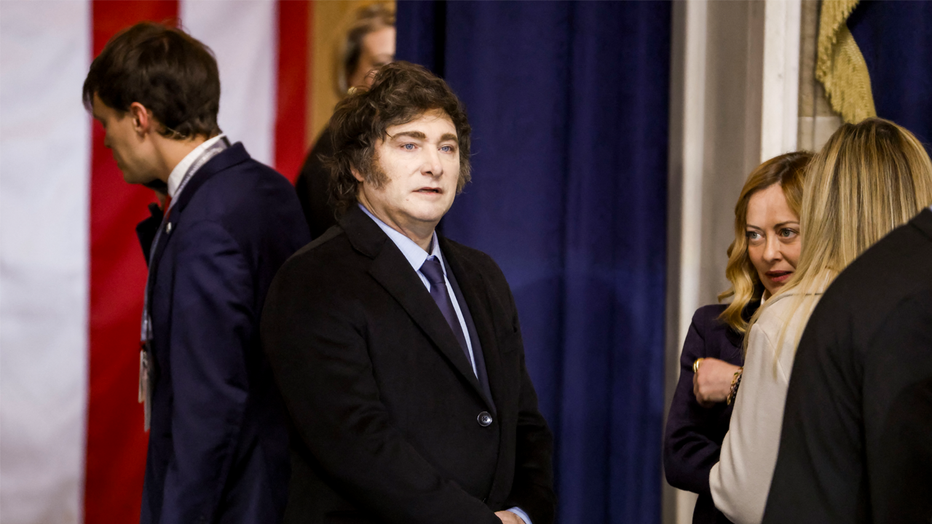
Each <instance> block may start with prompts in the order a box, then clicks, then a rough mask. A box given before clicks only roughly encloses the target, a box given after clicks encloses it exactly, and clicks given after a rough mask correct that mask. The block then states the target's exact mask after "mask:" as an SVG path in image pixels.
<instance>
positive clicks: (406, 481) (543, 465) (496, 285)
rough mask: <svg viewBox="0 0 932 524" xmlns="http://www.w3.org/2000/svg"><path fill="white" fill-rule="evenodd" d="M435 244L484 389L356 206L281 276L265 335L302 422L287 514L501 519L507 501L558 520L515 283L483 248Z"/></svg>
mask: <svg viewBox="0 0 932 524" xmlns="http://www.w3.org/2000/svg"><path fill="white" fill-rule="evenodd" d="M439 241H440V248H441V250H442V251H443V256H444V260H445V261H446V262H447V269H448V271H450V272H452V275H454V276H455V279H456V282H457V283H458V284H459V286H458V287H459V290H460V292H461V294H462V297H463V302H465V304H466V306H467V308H468V310H469V312H470V314H471V318H472V320H473V323H474V327H475V332H474V333H475V334H474V336H476V337H477V338H478V340H480V341H481V348H482V350H481V354H482V355H483V356H484V361H485V368H486V371H487V376H488V385H489V391H490V392H491V396H492V398H491V399H489V398H488V396H487V394H486V391H485V388H484V387H483V385H482V381H481V380H479V379H477V378H476V375H475V374H474V373H473V370H472V368H471V366H470V364H469V361H468V360H467V358H466V355H465V353H464V352H463V349H462V347H461V346H460V344H459V342H457V340H456V338H455V336H454V334H453V330H451V329H450V325H449V324H447V322H446V320H445V319H444V317H443V315H442V314H441V312H440V309H439V308H438V307H437V304H436V303H435V302H434V300H433V299H432V298H431V296H430V294H429V293H428V291H427V289H426V288H425V286H424V284H423V283H422V282H421V280H420V279H419V278H418V276H417V273H416V272H415V271H414V269H412V267H411V264H410V263H408V261H407V259H405V257H404V255H402V253H401V251H400V250H399V249H398V247H397V246H396V245H395V244H394V242H392V241H391V240H390V239H389V238H388V236H387V235H386V234H385V233H384V232H383V231H382V230H381V229H380V228H379V226H378V225H376V223H375V222H374V221H373V220H372V219H371V218H369V217H368V216H366V215H365V213H364V212H363V211H362V210H361V209H359V207H358V206H351V207H350V209H349V211H347V213H346V215H345V216H344V217H343V218H342V219H341V220H340V223H339V226H338V227H333V228H331V229H330V230H328V231H327V233H325V234H324V235H323V236H322V237H321V238H319V239H317V240H315V241H314V242H313V243H311V244H310V245H309V246H308V247H306V248H304V249H302V250H301V251H299V252H298V253H296V254H295V255H294V256H293V257H292V258H291V259H290V260H289V261H288V262H287V263H286V264H285V265H284V266H283V267H282V270H281V271H280V272H279V274H278V276H277V277H276V278H275V282H274V283H273V285H272V288H271V290H270V291H269V298H268V304H267V307H266V310H265V312H264V313H263V320H262V336H263V341H264V342H265V345H266V348H267V350H268V353H269V358H270V360H271V362H272V366H273V369H274V370H275V375H276V379H277V380H278V382H279V384H280V386H281V389H282V392H283V394H284V396H285V400H286V403H287V406H288V409H289V412H290V413H291V416H292V420H293V423H294V426H295V431H296V433H295V436H296V438H294V439H292V449H293V452H294V462H293V463H292V464H293V468H294V475H293V477H292V484H291V487H290V490H291V494H290V498H289V503H288V509H287V511H286V516H285V521H286V522H288V523H292V522H293V523H312V524H325V523H331V524H337V523H354V524H364V523H368V524H371V523H399V524H401V523H403V524H418V523H424V524H427V523H430V524H433V523H436V522H445V523H463V524H467V523H468V524H478V523H485V524H495V523H498V524H500V521H499V519H498V518H497V517H495V516H494V515H493V511H498V510H504V509H508V508H510V507H513V506H518V507H520V508H521V509H523V510H524V511H526V512H527V513H528V515H529V516H530V518H531V519H532V520H533V522H534V524H551V523H552V522H553V518H554V501H555V497H554V493H553V476H552V467H551V453H552V436H551V433H550V430H549V429H548V427H547V424H546V422H545V421H544V418H543V417H542V416H541V414H540V412H539V411H538V408H537V395H536V393H535V391H534V386H533V385H532V384H531V380H530V377H529V376H528V373H527V369H526V367H525V364H524V346H523V343H522V340H521V331H520V327H519V324H518V312H517V309H516V307H515V303H514V299H513V297H512V295H511V291H510V289H509V287H508V283H507V282H506V281H505V276H504V275H503V274H502V272H501V270H500V269H499V268H498V266H497V265H496V264H495V262H493V261H492V259H491V258H489V256H488V255H485V254H483V253H481V252H479V251H476V250H474V249H470V248H467V247H465V246H462V245H460V244H457V243H455V242H451V241H449V240H447V239H445V238H443V237H439ZM470 331H471V334H472V330H470Z"/></svg>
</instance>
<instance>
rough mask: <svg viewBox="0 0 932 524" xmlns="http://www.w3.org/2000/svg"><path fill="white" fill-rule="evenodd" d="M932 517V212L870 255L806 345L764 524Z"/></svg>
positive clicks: (814, 320) (813, 320)
mask: <svg viewBox="0 0 932 524" xmlns="http://www.w3.org/2000/svg"><path fill="white" fill-rule="evenodd" d="M930 521H932V211H930V210H929V209H926V210H924V211H922V212H921V213H919V215H917V216H916V217H915V218H913V219H912V220H911V221H910V222H909V223H908V224H905V225H903V226H900V227H898V228H897V229H895V230H893V231H892V232H891V233H890V234H889V235H887V236H886V237H884V238H883V239H882V240H880V241H879V242H877V243H876V244H875V245H874V246H873V247H871V248H870V249H868V250H867V251H865V252H864V253H863V254H862V255H861V256H860V257H858V258H857V260H855V261H854V262H852V263H851V265H849V266H848V268H847V269H845V270H844V271H843V272H842V273H841V274H840V275H839V276H838V278H836V279H835V281H834V282H833V283H832V285H831V286H830V287H829V288H828V290H826V292H825V295H824V296H823V297H822V300H820V301H819V305H818V306H816V308H815V311H813V313H812V316H811V317H810V318H809V322H808V323H807V324H806V330H805V331H804V332H803V335H802V338H801V339H800V341H799V349H797V351H796V359H795V361H794V362H793V373H792V375H791V378H790V386H789V389H788V391H787V394H786V409H785V411H784V413H783V430H782V433H781V435H780V452H779V455H778V456H777V465H776V469H775V470H774V474H773V481H772V483H771V485H770V495H769V497H768V499H767V508H766V510H765V512H764V523H765V524H767V523H783V522H813V523H816V522H818V523H869V522H872V523H890V524H894V523H895V524H900V523H917V524H918V523H922V524H928V523H929V522H930Z"/></svg>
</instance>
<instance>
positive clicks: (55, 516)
mask: <svg viewBox="0 0 932 524" xmlns="http://www.w3.org/2000/svg"><path fill="white" fill-rule="evenodd" d="M90 25H91V20H90V3H89V2H87V1H55V2H26V1H23V2H19V1H13V2H10V1H4V2H3V16H2V17H0V114H2V117H0V268H2V271H0V463H2V465H3V468H2V470H0V507H2V508H3V509H2V518H0V520H2V521H3V522H4V524H21V523H38V522H55V523H77V522H81V520H82V507H83V481H84V454H85V451H84V450H85V446H84V443H85V424H86V422H85V421H86V406H87V338H88V335H87V308H88V249H89V246H88V235H89V233H88V229H89V225H88V182H89V177H90V174H89V172H90V131H91V128H90V120H89V117H88V115H87V113H86V112H85V110H84V107H83V106H82V104H81V85H82V83H83V81H84V77H85V75H86V74H87V68H88V66H89V65H90V49H91V40H90V38H91V31H90V29H91V27H90Z"/></svg>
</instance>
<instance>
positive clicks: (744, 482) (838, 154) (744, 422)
mask: <svg viewBox="0 0 932 524" xmlns="http://www.w3.org/2000/svg"><path fill="white" fill-rule="evenodd" d="M929 201H932V164H930V161H929V157H928V155H927V154H926V152H925V150H924V149H923V147H922V144H920V143H919V141H918V140H916V138H915V137H914V136H913V135H912V134H911V133H910V132H909V131H907V130H905V129H903V128H901V127H899V126H897V125H896V124H894V123H892V122H888V121H886V120H881V119H869V120H865V121H863V122H860V123H858V124H845V125H844V126H842V127H841V128H840V129H838V131H836V132H835V134H834V135H832V137H831V138H830V139H829V141H828V143H826V144H825V147H823V148H822V151H820V152H819V154H818V155H816V156H815V158H813V160H812V162H811V163H810V165H809V171H808V175H807V179H806V184H805V189H804V191H803V206H802V216H801V219H802V220H801V226H802V230H803V242H802V252H801V253H800V257H799V263H798V264H797V266H796V274H795V275H794V276H793V278H791V279H790V281H789V282H787V284H786V285H785V286H784V287H783V289H781V290H780V291H779V292H778V293H777V294H776V295H775V296H774V297H773V298H772V299H771V300H769V301H767V303H766V304H765V305H764V306H763V307H761V308H760V309H759V310H758V311H757V313H756V314H755V315H754V317H753V318H752V320H751V327H750V330H749V331H748V334H747V337H746V347H747V351H746V356H745V365H744V373H743V377H742V382H741V387H740V390H739V391H738V394H737V398H736V400H735V409H734V413H733V414H732V421H731V426H730V428H729V430H728V433H727V434H726V435H725V438H724V441H723V442H722V452H721V456H720V460H719V463H718V464H716V465H715V466H713V467H712V469H711V472H710V475H709V485H710V488H711V491H712V498H713V500H714V501H715V506H716V507H717V508H718V509H719V510H720V511H722V512H723V513H724V514H725V515H726V516H727V517H728V518H729V519H730V520H731V521H733V522H735V523H739V524H742V523H757V522H760V521H761V519H762V517H763V512H764V505H765V503H766V501H767V493H768V490H769V488H770V480H771V477H772V476H773V470H774V465H775V464H776V459H777V450H778V446H779V440H780V429H781V425H782V420H783V405H784V402H785V399H786V390H787V385H788V384H789V380H790V372H791V370H792V367H793V359H794V357H795V353H796V345H797V343H798V340H799V337H800V335H801V333H802V330H803V328H804V327H805V325H806V321H807V320H808V319H809V315H810V314H811V313H812V310H813V308H814V307H815V305H816V304H817V303H818V301H819V298H820V297H821V295H822V292H823V291H824V290H825V289H826V288H827V287H828V286H829V284H831V282H832V280H834V278H835V277H836V276H837V275H838V274H839V273H840V272H841V271H842V270H843V269H844V268H845V267H846V266H847V265H848V264H850V263H851V262H852V261H853V260H854V259H855V258H856V257H857V256H858V255H859V254H860V253H862V252H863V251H864V250H866V249H867V248H868V247H870V246H871V245H872V244H873V243H874V242H877V241H878V240H880V239H881V238H882V237H883V236H884V235H886V234H887V233H889V232H890V231H891V230H893V229H894V228H895V227H897V226H899V225H901V224H904V223H906V222H907V221H908V220H909V219H910V218H912V217H913V216H914V215H915V214H916V213H918V212H919V211H920V210H921V209H922V208H923V206H924V205H925V204H927V203H928V202H929Z"/></svg>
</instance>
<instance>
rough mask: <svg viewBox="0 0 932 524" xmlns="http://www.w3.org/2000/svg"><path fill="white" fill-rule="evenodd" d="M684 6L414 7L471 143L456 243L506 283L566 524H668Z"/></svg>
mask: <svg viewBox="0 0 932 524" xmlns="http://www.w3.org/2000/svg"><path fill="white" fill-rule="evenodd" d="M670 33H671V4H670V3H669V2H526V3H525V2H404V1H402V2H399V3H398V53H397V56H398V58H399V59H402V60H408V61H411V62H417V63H421V64H424V65H426V66H428V67H429V68H431V69H432V70H433V71H434V72H436V73H437V74H439V75H441V76H443V77H444V78H445V79H446V80H447V82H448V83H449V84H450V85H451V86H452V88H453V90H454V91H456V93H457V94H458V95H459V96H460V97H461V99H462V100H463V101H464V102H465V104H466V107H467V110H468V112H469V116H470V123H471V124H472V126H473V150H472V152H473V156H472V161H473V173H474V178H473V183H472V184H471V185H470V186H467V188H466V191H465V192H464V193H463V194H462V195H460V196H459V197H458V198H457V200H456V203H455V204H454V206H453V209H452V210H451V211H450V213H449V214H448V215H447V217H446V218H444V221H443V223H442V228H443V231H444V233H445V234H446V235H447V236H448V237H450V238H452V239H454V240H457V241H460V242H462V243H465V244H467V245H470V246H473V247H476V248H478V249H481V250H483V251H485V252H487V253H489V254H490V255H491V256H492V257H494V258H495V260H496V261H497V262H498V263H499V265H501V267H502V269H503V270H504V272H505V275H506V276H507V278H508V281H509V282H510V284H511V287H512V290H513V292H514V294H515V297H516V300H517V303H518V309H519V312H520V315H521V323H522V331H523V334H524V341H525V348H526V350H527V361H528V367H529V369H530V371H531V375H532V377H533V379H534V383H535V385H536V388H537V392H538V394H539V395H540V400H541V409H542V411H543V413H544V415H545V416H546V417H547V420H548V421H549V423H550V424H551V426H552V428H553V430H554V434H555V438H556V452H555V453H556V454H555V457H554V464H555V467H556V474H557V486H556V487H557V496H558V497H559V499H558V518H559V522H563V523H582V522H596V523H610V522H613V523H628V522H636V523H637V522H643V523H650V522H659V521H660V489H661V482H662V481H661V457H660V443H661V433H662V428H661V425H662V417H663V393H664V388H663V364H664V345H663V333H664V292H665V273H666V226H667V224H666V214H667V204H666V201H667V143H668V140H667V137H668V129H667V128H668V118H669V110H668V104H669V84H670V75H669V71H670Z"/></svg>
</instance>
